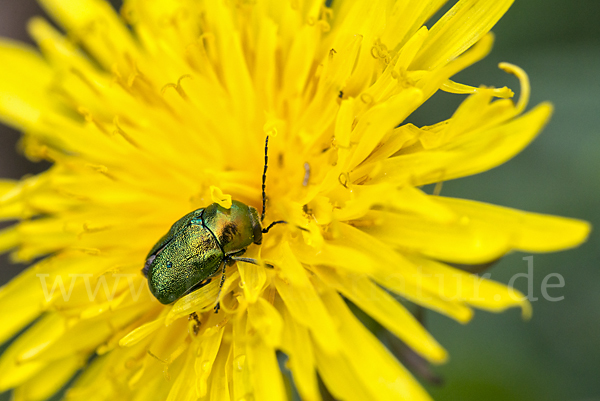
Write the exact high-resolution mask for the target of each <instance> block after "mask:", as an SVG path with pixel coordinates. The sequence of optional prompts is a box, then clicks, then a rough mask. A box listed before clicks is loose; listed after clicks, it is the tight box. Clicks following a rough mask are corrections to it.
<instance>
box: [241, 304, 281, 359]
mask: <svg viewBox="0 0 600 401" xmlns="http://www.w3.org/2000/svg"><path fill="white" fill-rule="evenodd" d="M248 323H249V324H250V325H251V326H252V327H253V328H254V329H255V330H256V332H257V333H258V334H260V336H261V337H262V340H261V341H264V342H265V344H266V345H267V346H269V347H271V348H275V347H279V346H280V344H281V331H282V330H283V319H282V317H281V315H280V314H279V312H278V311H277V309H275V308H274V307H273V305H272V304H270V303H269V302H268V301H267V300H266V299H264V298H259V299H258V301H257V302H256V303H253V304H249V305H248Z"/></svg>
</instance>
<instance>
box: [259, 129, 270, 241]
mask: <svg viewBox="0 0 600 401" xmlns="http://www.w3.org/2000/svg"><path fill="white" fill-rule="evenodd" d="M268 162H269V135H267V139H266V140H265V168H264V169H263V175H262V214H261V215H260V222H261V223H262V222H263V220H264V219H265V212H266V204H267V194H266V192H265V188H266V187H267V184H266V182H267V164H268ZM269 227H270V226H269ZM267 231H268V230H267ZM263 232H266V231H264V230H263Z"/></svg>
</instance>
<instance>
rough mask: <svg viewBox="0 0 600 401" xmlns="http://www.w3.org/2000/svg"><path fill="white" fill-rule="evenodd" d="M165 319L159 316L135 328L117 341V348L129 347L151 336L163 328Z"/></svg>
mask: <svg viewBox="0 0 600 401" xmlns="http://www.w3.org/2000/svg"><path fill="white" fill-rule="evenodd" d="M165 318H166V316H161V317H158V318H157V319H155V320H153V321H151V322H148V323H144V324H143V325H141V326H139V327H137V328H136V329H135V330H133V331H131V332H130V333H129V334H127V335H126V336H125V337H123V338H122V339H121V340H120V341H119V346H121V347H131V346H133V345H135V344H137V343H139V342H140V341H142V340H143V339H144V338H146V337H148V336H150V335H151V334H153V333H154V332H155V331H156V330H158V329H159V328H160V327H162V326H164V324H165Z"/></svg>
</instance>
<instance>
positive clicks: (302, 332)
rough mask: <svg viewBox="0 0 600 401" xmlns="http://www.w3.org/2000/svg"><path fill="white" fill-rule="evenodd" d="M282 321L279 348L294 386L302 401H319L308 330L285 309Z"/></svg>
mask: <svg viewBox="0 0 600 401" xmlns="http://www.w3.org/2000/svg"><path fill="white" fill-rule="evenodd" d="M283 319H284V325H283V337H282V344H281V347H282V350H283V351H284V352H285V353H286V354H287V356H288V358H289V369H290V371H291V372H292V376H293V378H294V384H295V385H296V386H297V388H298V392H299V393H300V396H301V397H302V399H303V400H315V401H317V400H320V399H321V397H320V394H319V386H318V383H317V373H316V370H315V363H316V362H315V356H314V350H313V346H312V341H311V338H310V335H309V332H308V329H307V328H306V327H304V326H301V325H299V324H298V322H296V320H295V319H294V318H293V317H292V315H291V314H290V313H289V311H288V310H287V308H284V312H283Z"/></svg>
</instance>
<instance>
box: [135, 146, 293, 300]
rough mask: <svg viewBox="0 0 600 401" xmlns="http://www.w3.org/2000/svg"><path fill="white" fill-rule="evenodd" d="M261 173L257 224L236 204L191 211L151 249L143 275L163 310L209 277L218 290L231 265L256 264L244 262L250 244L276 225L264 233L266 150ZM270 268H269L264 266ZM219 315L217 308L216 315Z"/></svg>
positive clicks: (250, 211)
mask: <svg viewBox="0 0 600 401" xmlns="http://www.w3.org/2000/svg"><path fill="white" fill-rule="evenodd" d="M268 143H269V138H268V137H267V140H266V143H265V166H264V172H263V178H262V181H263V184H262V195H263V212H262V215H261V218H260V219H259V217H258V211H257V210H256V209H255V208H253V207H252V206H248V205H246V204H244V203H242V202H239V201H236V200H234V201H233V202H232V205H231V208H229V209H226V208H224V207H222V206H220V205H219V204H218V203H213V204H211V205H209V206H208V207H206V208H202V209H197V210H194V211H193V212H191V213H188V214H186V215H185V216H183V217H182V218H181V219H179V220H177V222H175V224H173V226H172V227H171V229H170V230H169V232H168V233H167V234H165V235H164V236H163V237H162V238H161V239H160V240H159V241H158V242H157V243H156V245H154V247H152V249H151V250H150V252H149V253H148V256H147V257H146V264H145V265H144V268H143V269H142V273H143V274H144V276H145V277H146V278H147V279H148V286H149V287H150V292H152V295H154V296H155V297H156V299H158V300H159V301H160V302H161V303H163V304H170V303H172V302H174V301H176V300H178V299H179V298H181V297H182V296H184V295H185V294H187V293H189V292H191V291H193V290H195V289H197V288H200V287H202V285H204V284H208V282H209V281H210V277H212V276H214V275H215V274H217V272H218V271H219V270H221V271H222V275H221V283H220V286H221V287H222V286H223V282H224V281H225V268H226V266H227V265H228V264H232V263H233V262H235V261H240V262H246V263H254V264H258V261H256V260H254V259H250V258H242V257H240V255H242V254H243V253H244V252H245V251H246V248H247V247H248V246H249V245H251V244H253V243H254V244H257V245H260V244H261V242H262V235H263V233H267V232H268V231H269V230H270V229H271V227H273V226H274V225H275V224H279V223H286V222H285V221H283V220H280V221H275V222H273V223H271V224H270V225H269V226H268V227H267V228H264V229H263V228H262V225H261V221H262V220H263V219H264V216H265V202H266V195H265V180H266V173H267V161H268V157H267V147H268ZM267 266H270V265H267ZM218 310H219V304H217V306H216V307H215V311H218Z"/></svg>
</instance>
